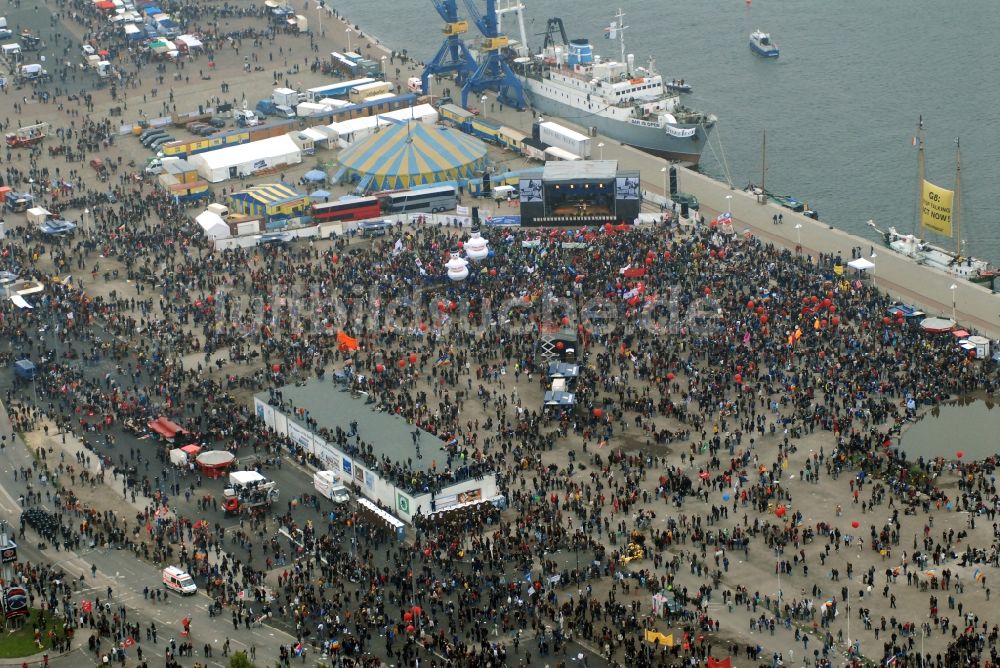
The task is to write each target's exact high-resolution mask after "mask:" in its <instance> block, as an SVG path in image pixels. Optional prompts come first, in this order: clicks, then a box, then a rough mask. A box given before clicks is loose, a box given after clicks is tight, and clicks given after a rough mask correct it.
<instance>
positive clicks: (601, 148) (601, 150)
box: [597, 142, 604, 160]
mask: <svg viewBox="0 0 1000 668" xmlns="http://www.w3.org/2000/svg"><path fill="white" fill-rule="evenodd" d="M597 150H598V151H600V152H601V153H600V155H601V160H604V142H599V143H598V144H597Z"/></svg>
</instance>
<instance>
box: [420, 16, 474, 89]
mask: <svg viewBox="0 0 1000 668" xmlns="http://www.w3.org/2000/svg"><path fill="white" fill-rule="evenodd" d="M431 2H433V3H434V9H436V10H437V13H438V14H440V15H441V18H442V19H443V20H444V28H442V30H441V32H443V33H444V34H445V38H444V42H443V43H442V44H441V48H440V49H438V52H437V54H436V55H435V56H434V57H433V58H432V59H431V61H430V62H429V63H427V67H425V68H424V73H423V74H422V75H421V76H420V84H421V86H422V88H423V92H424V94H425V95H427V94H429V93H430V90H431V89H430V80H431V77H432V76H441V75H442V74H450V73H451V72H454V73H455V83H456V84H458V85H459V86H462V85H464V84H465V82H466V81H468V80H469V79H470V78H471V77H472V75H473V74H475V72H476V67H477V65H476V59H475V58H473V57H472V54H471V53H469V49H468V47H466V46H465V42H463V41H462V38H461V35H463V34H464V33H467V32H469V22H468V21H462V20H459V18H458V0H431Z"/></svg>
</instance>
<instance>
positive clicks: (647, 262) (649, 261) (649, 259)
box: [644, 256, 653, 264]
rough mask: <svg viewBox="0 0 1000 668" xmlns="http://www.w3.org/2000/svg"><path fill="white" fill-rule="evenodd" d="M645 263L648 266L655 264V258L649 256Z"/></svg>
mask: <svg viewBox="0 0 1000 668" xmlns="http://www.w3.org/2000/svg"><path fill="white" fill-rule="evenodd" d="M644 262H645V263H646V264H653V258H651V257H649V256H646V259H645V260H644Z"/></svg>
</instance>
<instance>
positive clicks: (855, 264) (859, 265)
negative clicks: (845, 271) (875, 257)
mask: <svg viewBox="0 0 1000 668" xmlns="http://www.w3.org/2000/svg"><path fill="white" fill-rule="evenodd" d="M847 266H848V267H850V268H851V269H857V270H858V271H865V270H866V269H874V267H875V263H874V262H872V261H871V260H866V259H865V258H863V257H859V258H858V259H857V260H851V261H850V262H848V263H847Z"/></svg>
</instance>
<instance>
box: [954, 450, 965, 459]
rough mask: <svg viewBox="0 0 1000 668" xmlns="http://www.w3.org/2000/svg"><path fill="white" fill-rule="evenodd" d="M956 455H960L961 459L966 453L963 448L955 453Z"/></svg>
mask: <svg viewBox="0 0 1000 668" xmlns="http://www.w3.org/2000/svg"><path fill="white" fill-rule="evenodd" d="M955 456H956V457H958V458H959V459H961V458H962V457H964V456H965V453H964V452H962V451H961V450H959V451H958V452H956V453H955Z"/></svg>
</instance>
